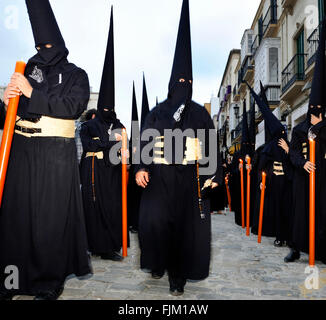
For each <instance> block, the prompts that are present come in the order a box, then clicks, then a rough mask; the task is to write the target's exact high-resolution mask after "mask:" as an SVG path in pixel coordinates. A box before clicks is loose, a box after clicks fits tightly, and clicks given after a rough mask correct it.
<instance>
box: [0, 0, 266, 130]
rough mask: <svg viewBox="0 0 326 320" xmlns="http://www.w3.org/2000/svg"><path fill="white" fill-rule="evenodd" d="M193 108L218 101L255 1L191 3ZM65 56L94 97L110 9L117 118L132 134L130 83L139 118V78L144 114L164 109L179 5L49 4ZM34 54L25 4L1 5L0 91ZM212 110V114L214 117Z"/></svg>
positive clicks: (140, 0)
mask: <svg viewBox="0 0 326 320" xmlns="http://www.w3.org/2000/svg"><path fill="white" fill-rule="evenodd" d="M189 2H190V22H191V36H192V56H193V77H194V85H193V86H194V90H193V91H194V93H193V100H195V101H196V102H198V103H200V104H204V103H205V102H210V99H211V96H212V95H215V96H216V95H217V93H218V89H219V86H220V82H221V79H222V77H223V73H224V69H225V65H226V62H227V58H228V55H229V52H230V50H232V49H234V48H240V41H241V38H242V35H243V32H244V30H245V29H248V28H250V27H251V24H252V21H253V19H254V16H255V13H256V11H257V9H258V5H259V3H260V0H227V1H224V0H190V1H189ZM51 5H52V8H53V11H54V13H55V15H56V18H57V21H58V24H59V26H60V29H61V32H62V34H63V37H64V39H65V42H66V46H67V48H68V49H69V51H70V55H69V57H68V59H69V61H70V62H73V63H75V64H76V65H77V66H79V67H81V68H83V69H84V70H86V72H87V73H88V76H89V79H90V85H91V87H92V90H93V91H95V92H96V91H98V89H99V86H100V81H101V75H102V68H103V62H104V54H105V49H106V44H107V37H108V30H109V22H110V7H111V5H113V7H114V28H115V30H114V31H115V62H116V66H115V68H116V69H115V77H116V111H117V114H118V117H119V118H120V119H121V121H122V123H124V124H125V125H126V126H127V128H128V127H129V126H130V118H131V103H132V82H133V81H135V86H136V91H137V92H136V94H137V103H138V111H139V115H140V111H141V99H142V76H143V72H144V73H145V78H146V84H147V91H148V97H149V104H150V108H152V107H153V106H154V105H155V100H156V96H158V99H159V101H163V100H164V99H165V98H166V96H167V91H168V90H167V88H168V83H169V79H170V74H171V68H172V63H173V57H174V49H175V43H176V38H177V32H178V25H179V18H180V12H181V6H182V0H92V1H89V0H69V1H67V0H51ZM34 54H35V45H34V40H33V35H32V31H31V27H30V23H29V19H28V15H27V10H26V6H25V1H24V0H1V2H0V85H5V84H7V83H8V80H9V79H10V76H11V74H12V72H13V69H14V65H15V61H16V60H20V59H23V60H25V61H27V60H28V59H29V58H30V57H31V56H33V55H34ZM216 113H217V110H212V115H213V114H216Z"/></svg>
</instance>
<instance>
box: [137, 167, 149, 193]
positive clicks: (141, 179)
mask: <svg viewBox="0 0 326 320" xmlns="http://www.w3.org/2000/svg"><path fill="white" fill-rule="evenodd" d="M136 183H137V184H138V185H139V186H140V187H142V188H144V189H145V188H146V187H147V185H148V183H149V173H148V172H147V171H144V170H140V171H138V172H137V173H136Z"/></svg>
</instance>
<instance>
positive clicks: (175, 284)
mask: <svg viewBox="0 0 326 320" xmlns="http://www.w3.org/2000/svg"><path fill="white" fill-rule="evenodd" d="M169 282H170V294H171V295H173V296H175V297H178V296H182V295H183V293H184V287H185V285H186V280H185V279H182V278H171V277H169Z"/></svg>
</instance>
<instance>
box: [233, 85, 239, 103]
mask: <svg viewBox="0 0 326 320" xmlns="http://www.w3.org/2000/svg"><path fill="white" fill-rule="evenodd" d="M239 100H240V95H239V92H238V86H237V85H235V86H234V88H233V101H239Z"/></svg>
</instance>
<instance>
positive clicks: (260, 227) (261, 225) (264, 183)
mask: <svg viewBox="0 0 326 320" xmlns="http://www.w3.org/2000/svg"><path fill="white" fill-rule="evenodd" d="M261 185H262V188H261V193H260V211H259V225H258V243H261V234H262V231H263V215H264V201H265V188H266V173H265V172H262V183H261Z"/></svg>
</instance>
